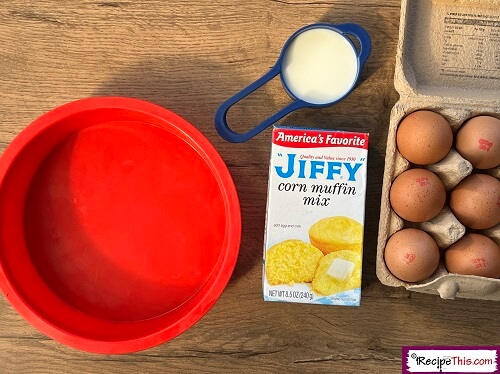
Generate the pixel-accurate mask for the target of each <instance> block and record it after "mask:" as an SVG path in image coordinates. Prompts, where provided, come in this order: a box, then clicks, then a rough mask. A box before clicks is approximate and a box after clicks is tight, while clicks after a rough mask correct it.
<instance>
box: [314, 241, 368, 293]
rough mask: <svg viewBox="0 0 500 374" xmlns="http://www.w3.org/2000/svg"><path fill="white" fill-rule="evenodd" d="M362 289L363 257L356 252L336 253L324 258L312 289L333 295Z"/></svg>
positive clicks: (318, 268) (320, 262) (319, 265)
mask: <svg viewBox="0 0 500 374" xmlns="http://www.w3.org/2000/svg"><path fill="white" fill-rule="evenodd" d="M358 287H361V255H360V254H359V253H356V252H354V251H349V250H345V251H336V252H331V253H329V254H327V255H326V256H324V257H323V258H322V259H321V260H320V261H319V264H318V267H317V269H316V273H315V275H314V279H313V281H312V289H313V290H314V291H316V292H317V293H320V294H322V295H332V294H336V293H340V292H343V291H348V290H352V289H355V288H358Z"/></svg>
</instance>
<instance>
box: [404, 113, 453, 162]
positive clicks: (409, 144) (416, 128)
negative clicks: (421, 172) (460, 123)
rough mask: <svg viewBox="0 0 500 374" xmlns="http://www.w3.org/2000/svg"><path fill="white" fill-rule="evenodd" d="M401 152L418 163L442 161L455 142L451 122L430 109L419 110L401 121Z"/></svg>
mask: <svg viewBox="0 0 500 374" xmlns="http://www.w3.org/2000/svg"><path fill="white" fill-rule="evenodd" d="M396 144H397V147H398V150H399V153H401V155H402V156H403V157H404V158H406V159H407V160H408V161H410V162H412V163H414V164H417V165H428V164H433V163H435V162H438V161H441V160H442V159H443V158H444V157H445V156H446V155H447V154H448V152H449V151H450V149H451V145H452V144H453V133H452V131H451V127H450V124H449V123H448V121H447V120H446V119H445V118H444V117H443V116H441V115H439V114H438V113H436V112H432V111H430V110H419V111H416V112H413V113H410V114H409V115H407V116H406V117H405V118H403V120H402V121H401V122H400V124H399V127H398V131H397V134H396Z"/></svg>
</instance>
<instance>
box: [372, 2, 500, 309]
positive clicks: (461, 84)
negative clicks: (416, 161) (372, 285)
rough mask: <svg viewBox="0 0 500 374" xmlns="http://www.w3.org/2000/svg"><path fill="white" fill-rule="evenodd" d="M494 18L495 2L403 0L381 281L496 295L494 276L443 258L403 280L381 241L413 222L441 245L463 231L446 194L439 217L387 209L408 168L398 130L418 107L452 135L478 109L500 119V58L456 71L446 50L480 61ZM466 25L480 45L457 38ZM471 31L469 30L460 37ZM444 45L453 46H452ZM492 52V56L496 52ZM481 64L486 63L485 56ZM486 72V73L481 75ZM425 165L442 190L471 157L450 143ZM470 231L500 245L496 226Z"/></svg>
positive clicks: (451, 294) (449, 295)
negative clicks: (454, 267) (427, 272)
mask: <svg viewBox="0 0 500 374" xmlns="http://www.w3.org/2000/svg"><path fill="white" fill-rule="evenodd" d="M495 19H496V20H497V21H498V20H500V0H471V1H465V0H461V1H449V0H403V1H402V5H401V22H400V34H399V43H398V51H397V58H396V70H395V87H396V89H397V90H398V92H399V93H400V95H401V96H400V100H399V101H398V102H397V103H396V104H395V106H394V108H393V110H392V112H391V117H390V123H389V134H388V139H387V150H386V158H385V171H384V180H383V186H382V199H381V216H380V223H379V235H378V243H377V276H378V278H379V279H380V281H381V282H382V283H383V284H385V285H388V286H394V287H400V286H402V287H405V288H406V289H408V290H410V291H415V292H422V293H430V294H437V295H439V296H441V298H444V299H454V298H456V297H461V298H471V299H485V300H500V279H491V278H485V277H479V276H469V275H456V274H449V273H448V272H447V270H446V268H445V266H444V263H443V261H442V260H441V261H440V263H439V266H438V269H437V270H436V271H435V273H434V274H433V275H432V276H431V277H430V278H428V279H426V280H424V281H422V282H417V283H408V282H404V281H401V280H400V279H398V278H396V277H395V276H393V275H392V274H391V272H390V271H389V270H388V268H387V266H386V264H385V261H384V250H385V245H386V242H387V239H388V238H389V237H390V236H391V235H392V234H393V233H395V232H396V231H399V230H401V229H403V228H407V227H415V228H419V229H422V230H424V231H426V232H427V233H429V234H430V235H431V236H432V237H433V238H434V239H435V241H436V243H437V244H438V246H439V248H440V249H441V250H442V251H444V250H445V249H446V248H447V247H448V246H450V245H451V244H453V243H455V242H456V241H457V240H459V239H460V238H461V237H462V236H463V235H464V234H465V233H466V232H468V229H467V228H466V227H465V226H464V225H462V224H461V223H460V222H459V221H458V220H457V218H456V217H455V216H454V215H453V213H452V212H451V210H450V208H449V205H448V199H447V202H446V205H445V207H444V208H443V210H442V211H441V212H440V213H439V214H438V216H437V217H435V218H433V219H432V220H430V221H427V222H422V223H412V222H407V221H405V220H403V219H401V218H400V217H399V216H398V215H397V214H396V213H395V212H394V211H393V210H392V208H391V205H390V202H389V191H390V188H391V184H392V182H393V180H394V179H395V178H396V177H397V176H398V175H399V174H401V173H402V172H403V171H405V170H407V169H409V168H410V167H411V164H410V163H409V162H408V161H407V160H406V159H405V158H404V157H403V156H402V155H401V154H400V153H399V152H398V150H397V147H396V132H397V127H398V125H399V123H400V122H401V120H402V119H403V118H404V117H405V116H406V115H408V114H410V113H411V112H414V111H417V110H431V111H434V112H437V113H439V114H441V115H442V116H443V117H444V118H446V119H447V120H448V122H449V123H450V126H451V128H452V131H453V133H454V135H455V134H456V132H457V131H458V129H459V128H460V126H461V125H462V124H463V123H464V122H466V121H467V120H468V119H470V118H472V117H475V116H477V115H490V116H494V117H497V118H499V119H500V100H499V99H498V98H499V97H500V92H499V91H498V86H499V83H498V82H499V80H500V61H498V60H497V61H496V62H495V61H493V64H496V65H494V66H493V67H494V69H482V68H481V69H480V70H478V67H477V66H476V65H474V66H473V67H472V68H471V67H468V66H467V65H465V67H463V68H460V69H459V68H457V67H455V66H451V67H450V66H449V65H450V64H451V62H450V56H454V55H455V54H456V53H458V57H457V60H458V59H460V61H459V62H456V63H461V64H464V63H465V62H467V61H469V60H470V61H480V59H478V57H477V56H480V55H479V52H478V51H479V46H481V53H482V55H481V56H482V57H483V59H484V58H485V57H484V56H485V55H486V56H489V54H488V53H489V52H491V51H492V50H493V51H494V48H496V45H495V44H494V43H493V44H491V45H490V44H488V40H489V39H484V38H483V37H482V35H485V34H486V33H487V32H488V31H490V30H489V29H488V24H490V23H488V22H489V21H488V20H495ZM486 21H488V22H486ZM476 25H478V26H477V27H478V30H476V31H474V30H472V31H471V27H476ZM494 25H496V24H494ZM464 29H467V30H466V31H467V34H469V35H470V34H471V33H472V37H473V40H476V41H477V40H481V41H482V44H481V45H479V44H478V45H475V44H471V43H466V40H465V41H463V44H460V38H457V35H456V32H455V31H456V30H458V31H461V32H463V30H464ZM496 29H498V27H497V28H496ZM496 29H495V30H496ZM485 30H486V31H485ZM452 31H453V32H452ZM474 32H476V34H477V35H474ZM463 33H464V34H465V32H463ZM488 35H489V34H488ZM469 37H471V36H464V37H463V38H469ZM446 38H448V39H446ZM450 38H451V39H450ZM495 40H496V43H497V42H498V38H497V39H493V41H495ZM450 45H451V46H454V47H453V48H451V47H450ZM450 51H451V53H450ZM492 54H494V52H492ZM496 56H497V57H496V58H497V59H498V58H499V57H500V56H498V55H496ZM482 63H484V61H483V62H482ZM486 63H488V64H491V63H492V62H491V61H489V60H488V61H486ZM481 66H483V67H484V65H481ZM487 67H488V68H489V67H491V66H489V65H488V66H487ZM487 70H488V72H487V74H485V73H481V72H483V71H487ZM423 167H424V168H426V169H428V170H430V171H432V172H434V173H435V174H436V175H438V176H439V177H440V179H441V180H442V181H443V184H444V185H445V188H446V190H447V192H448V193H449V191H451V190H452V189H453V187H455V186H456V185H457V184H458V183H459V182H460V181H461V180H462V179H464V178H465V177H467V176H468V175H470V174H471V173H472V172H473V171H474V170H473V167H472V165H471V163H470V162H469V161H467V160H465V159H464V158H463V157H462V156H461V155H460V154H459V153H458V152H457V151H456V150H455V149H454V148H452V149H451V150H450V152H449V153H448V155H447V156H446V157H445V158H444V159H443V160H441V161H439V162H438V163H435V164H432V165H426V166H423ZM481 172H485V173H488V174H490V175H493V176H494V177H496V178H497V179H498V178H499V176H500V168H499V167H496V168H494V169H490V170H487V171H481ZM448 195H449V194H448ZM475 232H480V233H483V234H485V235H486V236H488V237H490V238H492V239H493V240H494V241H495V242H496V243H497V244H499V245H500V225H497V226H495V227H493V228H490V229H488V230H483V231H475Z"/></svg>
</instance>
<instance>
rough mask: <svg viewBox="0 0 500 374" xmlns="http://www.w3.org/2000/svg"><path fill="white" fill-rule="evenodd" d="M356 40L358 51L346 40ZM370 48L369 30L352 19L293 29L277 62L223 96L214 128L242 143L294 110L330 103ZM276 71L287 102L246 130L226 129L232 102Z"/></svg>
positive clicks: (349, 84)
mask: <svg viewBox="0 0 500 374" xmlns="http://www.w3.org/2000/svg"><path fill="white" fill-rule="evenodd" d="M348 35H350V36H353V37H354V38H356V39H357V40H358V41H359V50H358V49H357V48H356V46H355V45H354V43H353V42H352V41H351V39H349V37H348ZM370 51H371V40H370V36H369V35H368V32H367V31H366V30H365V29H364V28H362V27H361V26H359V25H357V24H354V23H344V24H339V25H332V24H327V23H315V24H312V25H308V26H305V27H303V28H301V29H299V30H297V31H296V32H295V33H294V34H293V35H292V36H291V37H290V38H289V39H288V40H287V41H286V43H285V45H284V46H283V48H282V50H281V53H280V56H279V58H278V60H277V61H276V64H275V65H274V66H273V67H272V68H271V70H270V71H269V72H267V73H266V74H265V75H264V76H262V77H261V78H259V79H258V80H256V81H255V82H253V83H252V84H250V85H249V86H247V87H245V88H244V89H242V90H241V91H240V92H238V93H237V94H236V95H234V96H232V97H231V98H229V99H228V100H226V101H225V102H224V103H222V105H221V106H220V107H219V108H218V109H217V112H216V113H215V128H216V129H217V132H218V133H219V134H220V136H222V137H223V138H224V139H226V140H227V141H230V142H233V143H241V142H245V141H247V140H249V139H251V138H252V137H254V136H255V135H257V134H258V133H260V132H261V131H263V130H265V129H266V128H267V127H269V126H271V125H272V124H273V123H276V122H277V121H278V120H280V119H281V118H283V117H284V116H286V115H287V114H289V113H291V112H293V111H294V110H297V109H299V108H304V107H310V108H323V107H327V106H330V105H332V104H335V103H336V102H338V101H340V100H342V99H343V98H344V97H346V96H347V95H349V93H350V92H351V91H352V90H353V89H354V87H355V86H356V83H357V81H358V79H359V74H360V71H361V69H362V68H363V65H364V64H365V62H366V60H367V58H368V55H369V54H370ZM278 74H280V78H281V82H282V84H283V87H284V89H285V91H286V92H287V93H288V95H289V96H290V97H291V98H292V100H293V101H292V102H291V103H290V104H288V105H287V106H286V107H284V108H283V109H281V110H279V111H278V112H276V113H274V114H273V115H271V116H270V117H269V118H267V119H266V120H264V121H263V122H262V123H260V124H259V125H257V126H256V127H254V128H253V129H251V130H250V131H248V132H246V133H244V134H239V133H236V132H234V131H233V130H231V128H230V127H229V125H228V124H227V120H226V115H227V112H228V110H229V108H231V106H233V105H234V104H236V103H237V102H238V101H240V100H241V99H243V98H244V97H246V96H248V95H249V94H251V93H252V92H253V91H255V90H256V89H258V88H259V87H261V86H263V85H264V84H265V83H267V82H268V81H270V80H271V79H273V78H274V77H276V76H277V75H278Z"/></svg>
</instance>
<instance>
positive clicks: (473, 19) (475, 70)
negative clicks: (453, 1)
mask: <svg viewBox="0 0 500 374" xmlns="http://www.w3.org/2000/svg"><path fill="white" fill-rule="evenodd" d="M443 26H444V29H443V36H444V38H443V44H442V48H441V75H444V76H458V77H471V78H482V79H500V10H499V9H497V10H496V11H493V10H483V11H481V12H478V13H476V12H472V11H469V12H464V11H463V8H462V10H461V11H448V12H446V14H445V15H444V20H443Z"/></svg>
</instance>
